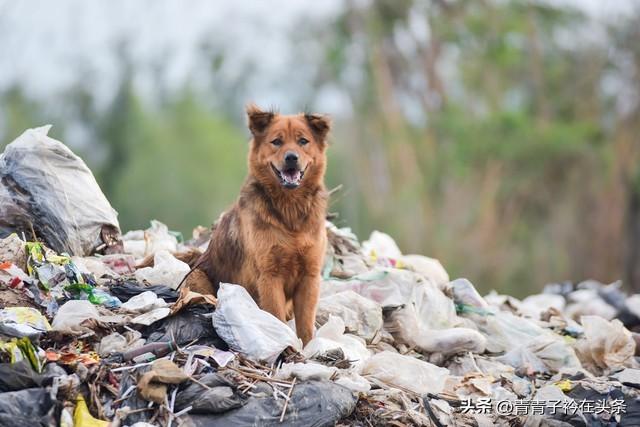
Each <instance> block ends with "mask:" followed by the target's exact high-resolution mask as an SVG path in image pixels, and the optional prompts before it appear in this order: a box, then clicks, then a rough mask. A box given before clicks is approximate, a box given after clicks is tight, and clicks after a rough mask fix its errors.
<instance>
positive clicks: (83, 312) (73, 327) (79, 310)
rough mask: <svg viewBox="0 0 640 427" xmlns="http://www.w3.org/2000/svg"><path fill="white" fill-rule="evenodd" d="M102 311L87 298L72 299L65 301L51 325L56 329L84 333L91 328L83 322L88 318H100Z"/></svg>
mask: <svg viewBox="0 0 640 427" xmlns="http://www.w3.org/2000/svg"><path fill="white" fill-rule="evenodd" d="M99 318H100V313H98V309H97V308H96V306H95V305H93V304H91V303H90V302H89V301H87V300H71V301H67V302H65V303H64V304H63V305H62V306H61V307H60V308H59V309H58V312H57V313H56V316H55V317H54V318H53V322H52V323H51V327H52V329H53V330H54V331H61V332H66V333H71V334H82V333H85V332H88V331H89V329H88V328H86V327H84V326H82V325H81V323H82V322H83V321H85V320H87V319H99Z"/></svg>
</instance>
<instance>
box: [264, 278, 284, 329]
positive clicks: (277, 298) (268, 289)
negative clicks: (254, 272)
mask: <svg viewBox="0 0 640 427" xmlns="http://www.w3.org/2000/svg"><path fill="white" fill-rule="evenodd" d="M258 297H259V298H260V304H259V305H260V308H261V309H263V310H265V311H268V312H269V313H271V314H273V315H274V316H276V317H277V318H278V319H280V320H281V321H282V322H283V323H287V310H286V299H285V296H284V283H283V282H282V279H278V278H277V277H273V276H262V277H260V279H259V280H258Z"/></svg>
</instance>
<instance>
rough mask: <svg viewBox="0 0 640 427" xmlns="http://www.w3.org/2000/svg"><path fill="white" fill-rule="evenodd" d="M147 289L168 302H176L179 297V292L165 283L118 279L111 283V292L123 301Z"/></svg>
mask: <svg viewBox="0 0 640 427" xmlns="http://www.w3.org/2000/svg"><path fill="white" fill-rule="evenodd" d="M146 291H151V292H153V293H154V294H156V295H157V296H158V297H159V298H162V299H163V300H165V301H166V302H175V301H176V300H177V299H178V292H176V291H175V290H174V289H171V288H169V287H167V286H163V285H153V286H144V285H142V284H140V283H138V282H136V281H135V280H125V281H117V282H111V283H110V284H109V292H111V294H112V295H113V296H115V297H117V298H118V299H119V300H120V301H122V302H126V301H129V300H130V299H131V298H132V297H134V296H136V295H139V294H141V293H143V292H146Z"/></svg>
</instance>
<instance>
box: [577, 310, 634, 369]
mask: <svg viewBox="0 0 640 427" xmlns="http://www.w3.org/2000/svg"><path fill="white" fill-rule="evenodd" d="M580 322H581V323H582V327H583V328H584V338H581V339H580V340H578V342H577V343H576V345H575V349H576V354H577V355H578V358H579V359H580V361H581V362H582V364H583V366H584V367H585V368H587V369H588V370H589V371H591V372H593V373H594V374H597V375H598V374H601V373H604V374H607V373H609V371H611V370H612V369H615V368H622V367H624V366H628V365H629V364H630V363H631V362H632V361H633V355H634V353H635V350H636V343H635V341H634V340H633V338H632V336H631V332H629V330H628V329H627V328H625V327H624V326H623V325H622V323H621V322H620V321H619V320H617V319H614V320H611V321H608V320H606V319H603V318H602V317H599V316H582V318H581V319H580Z"/></svg>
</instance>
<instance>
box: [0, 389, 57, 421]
mask: <svg viewBox="0 0 640 427" xmlns="http://www.w3.org/2000/svg"><path fill="white" fill-rule="evenodd" d="M58 413H59V403H57V402H56V401H55V400H54V399H53V397H52V396H51V392H50V391H49V390H47V389H45V388H27V389H24V390H19V391H10V392H6V393H0V425H1V426H11V427H33V426H55V425H57V418H58V417H57V414H58Z"/></svg>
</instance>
